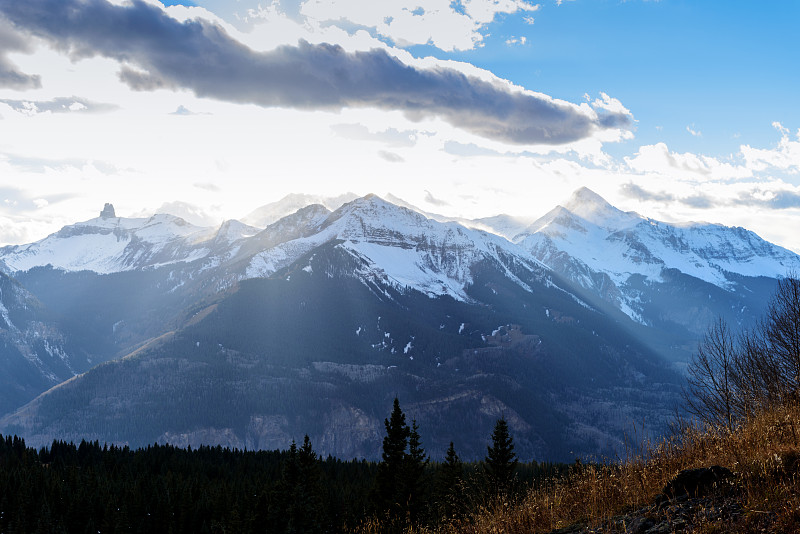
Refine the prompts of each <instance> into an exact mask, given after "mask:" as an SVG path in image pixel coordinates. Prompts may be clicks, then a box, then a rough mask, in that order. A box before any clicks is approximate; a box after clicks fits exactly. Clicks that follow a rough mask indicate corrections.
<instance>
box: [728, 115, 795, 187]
mask: <svg viewBox="0 0 800 534" xmlns="http://www.w3.org/2000/svg"><path fill="white" fill-rule="evenodd" d="M772 126H773V127H775V129H776V130H778V131H779V132H780V133H781V140H780V141H779V142H778V146H777V147H775V148H771V149H770V148H766V149H763V148H753V147H751V146H750V145H742V146H741V147H740V151H741V154H742V157H744V159H745V161H746V162H747V166H748V167H750V168H751V169H753V170H755V171H764V170H767V169H769V168H773V169H777V170H781V171H785V172H788V173H790V174H798V173H800V129H799V130H798V131H797V133H796V134H795V140H794V141H792V139H791V138H790V136H789V130H788V128H785V127H784V126H783V125H782V124H781V123H779V122H774V123H772Z"/></svg>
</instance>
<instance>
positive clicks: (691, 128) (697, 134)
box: [686, 124, 703, 137]
mask: <svg viewBox="0 0 800 534" xmlns="http://www.w3.org/2000/svg"><path fill="white" fill-rule="evenodd" d="M694 128H695V126H694V124H690V125H689V126H687V127H686V131H687V132H689V133H690V134H692V135H693V136H695V137H703V132H701V131H700V130H695V129H694Z"/></svg>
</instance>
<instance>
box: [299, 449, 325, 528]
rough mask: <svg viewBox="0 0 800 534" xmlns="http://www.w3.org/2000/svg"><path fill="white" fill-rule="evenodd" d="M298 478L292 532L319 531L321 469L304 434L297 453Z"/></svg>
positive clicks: (320, 521)
mask: <svg viewBox="0 0 800 534" xmlns="http://www.w3.org/2000/svg"><path fill="white" fill-rule="evenodd" d="M297 464H298V474H299V480H298V484H297V487H296V491H295V499H296V501H297V503H296V505H297V508H296V510H297V512H298V513H297V514H296V515H295V517H294V526H295V529H294V532H298V533H300V532H308V533H314V532H321V531H322V530H323V529H322V518H323V515H324V513H323V502H322V501H323V497H322V471H321V469H320V465H319V458H318V457H317V453H316V452H314V449H313V448H312V447H311V440H310V439H309V438H308V435H306V436H305V437H304V438H303V446H302V447H300V451H299V452H298V454H297Z"/></svg>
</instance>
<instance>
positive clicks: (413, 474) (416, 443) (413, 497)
mask: <svg viewBox="0 0 800 534" xmlns="http://www.w3.org/2000/svg"><path fill="white" fill-rule="evenodd" d="M429 461H430V460H429V458H428V457H427V455H426V454H425V449H423V448H422V441H421V438H420V435H419V426H418V425H417V421H416V420H414V419H412V420H411V431H410V432H409V436H408V454H407V455H406V458H405V469H404V473H403V474H404V477H403V478H404V481H403V482H404V485H405V488H404V490H405V493H406V496H407V497H406V512H407V514H408V518H409V519H410V520H411V522H412V523H416V522H417V521H418V520H419V519H420V517H421V515H422V513H423V509H424V506H425V503H426V501H427V499H426V498H425V497H426V496H425V492H426V490H427V488H428V484H427V483H426V482H427V481H426V476H425V470H426V469H427V467H428V463H429Z"/></svg>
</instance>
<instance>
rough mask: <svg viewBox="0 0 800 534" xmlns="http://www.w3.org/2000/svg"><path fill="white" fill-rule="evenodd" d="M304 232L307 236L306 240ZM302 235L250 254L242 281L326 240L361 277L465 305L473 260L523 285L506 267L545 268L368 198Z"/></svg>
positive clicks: (451, 226)
mask: <svg viewBox="0 0 800 534" xmlns="http://www.w3.org/2000/svg"><path fill="white" fill-rule="evenodd" d="M312 228H313V230H314V233H312V234H311V235H308V234H309V233H311V232H310V229H312ZM273 230H275V231H277V230H280V233H281V234H284V232H285V229H284V228H280V229H277V228H276V229H273V228H272V227H270V228H267V230H265V233H266V234H270V233H273ZM305 234H306V235H304V236H303V237H299V238H298V239H293V240H291V241H285V242H284V243H280V244H278V245H277V246H275V247H272V248H269V249H266V250H263V251H262V252H259V253H257V254H255V255H254V256H253V259H252V260H251V263H250V266H249V268H248V271H247V275H248V277H251V278H253V277H263V276H269V275H271V274H272V273H274V272H275V271H276V270H277V269H279V268H282V267H283V266H285V265H286V264H288V263H290V262H292V261H294V260H295V259H296V258H297V257H299V256H300V255H302V254H305V253H307V252H309V251H311V250H313V249H314V248H316V247H319V246H320V245H322V244H324V243H327V242H331V241H337V242H341V243H340V244H339V245H337V246H340V247H342V248H343V249H345V250H347V251H348V252H349V253H350V254H352V255H353V256H355V257H357V258H359V260H360V262H361V265H362V266H361V267H360V269H359V274H360V275H362V276H365V277H369V278H373V279H381V280H382V281H385V282H386V283H389V284H392V285H395V286H398V287H407V288H411V289H415V290H417V291H420V292H422V293H424V294H427V295H429V296H439V295H448V296H451V297H454V298H456V299H458V300H467V299H468V297H467V295H466V292H465V290H466V288H467V287H468V286H469V285H470V284H471V283H472V277H471V270H472V269H473V268H474V266H475V265H476V264H477V263H479V262H482V261H493V262H495V263H496V264H497V265H501V266H503V269H504V272H505V273H506V275H507V276H508V277H509V278H511V279H513V280H515V281H517V282H518V283H519V284H520V285H521V286H523V287H524V286H525V284H524V282H522V281H521V280H519V278H517V276H516V275H515V274H514V272H513V271H514V269H516V268H520V267H523V266H524V268H525V269H527V270H529V271H536V272H538V273H541V272H543V271H545V270H546V269H544V268H543V266H542V265H540V264H539V263H538V262H536V261H534V260H531V259H529V258H528V257H527V255H526V254H525V253H524V251H523V250H521V249H519V248H518V247H516V246H515V245H513V244H511V243H510V242H508V241H507V240H505V239H503V238H501V237H499V236H496V235H493V234H489V233H487V232H481V231H477V230H472V229H468V228H465V227H464V226H461V225H459V224H457V223H440V222H437V221H434V220H432V219H428V218H426V217H425V216H423V215H421V214H420V213H417V212H415V211H412V210H410V209H408V208H403V207H399V206H396V205H394V204H391V203H389V202H386V201H385V200H382V199H381V198H380V197H377V196H375V195H367V196H366V197H363V198H360V199H356V200H354V201H352V202H349V203H347V204H345V205H344V206H342V207H341V208H339V209H338V210H336V211H334V212H332V213H330V214H329V215H328V216H327V217H325V218H324V219H314V220H310V221H309V226H307V227H306V232H305Z"/></svg>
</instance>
